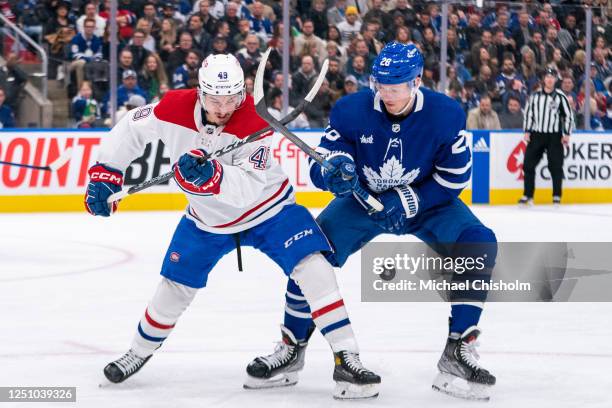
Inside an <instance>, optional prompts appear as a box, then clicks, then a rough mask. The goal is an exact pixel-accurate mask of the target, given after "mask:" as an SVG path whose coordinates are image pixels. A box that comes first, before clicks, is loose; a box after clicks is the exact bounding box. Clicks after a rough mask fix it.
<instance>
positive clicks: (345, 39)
mask: <svg viewBox="0 0 612 408" xmlns="http://www.w3.org/2000/svg"><path fill="white" fill-rule="evenodd" d="M344 15H345V20H344V21H342V22H341V23H339V24H337V26H336V27H338V31H340V36H341V38H342V45H343V46H345V47H346V46H348V45H349V43H350V40H351V38H352V37H353V36H354V35H356V34H359V31H360V30H361V21H360V20H359V13H358V12H357V7H355V6H348V7H347V8H346V10H345V11H344Z"/></svg>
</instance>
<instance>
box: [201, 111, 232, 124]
mask: <svg viewBox="0 0 612 408" xmlns="http://www.w3.org/2000/svg"><path fill="white" fill-rule="evenodd" d="M233 113H234V111H232V112H229V113H225V114H221V113H210V112H206V119H207V120H208V122H211V123H214V124H215V125H217V126H222V125H225V124H226V123H227V122H229V120H230V118H231V117H232V114H233Z"/></svg>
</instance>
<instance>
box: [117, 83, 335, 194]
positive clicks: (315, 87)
mask: <svg viewBox="0 0 612 408" xmlns="http://www.w3.org/2000/svg"><path fill="white" fill-rule="evenodd" d="M319 76H321V75H320V74H319ZM323 76H324V74H323ZM322 82H323V81H317V82H316V83H315V84H314V85H313V87H312V89H311V90H310V92H309V93H308V95H306V98H304V100H303V101H302V102H300V104H299V105H298V106H297V108H295V109H294V110H293V111H292V112H291V113H290V114H288V115H287V116H285V117H283V118H282V119H281V123H282V124H283V125H286V124H288V123H290V122H292V121H294V120H295V119H296V118H297V117H298V116H299V115H300V114H301V113H302V112H303V111H304V109H305V108H306V105H308V104H309V103H310V102H312V99H313V98H314V96H315V95H316V94H317V92H319V87H320V86H321V83H322ZM273 129H274V128H273V127H272V126H268V127H266V128H264V129H261V130H258V131H257V132H255V133H253V134H251V135H249V136H247V137H245V138H244V139H240V140H236V141H235V142H234V143H231V144H229V145H227V146H225V147H222V148H221V149H219V150H217V151H215V152H212V153H210V154H207V155H205V156H203V157H200V158H198V163H200V164H204V163H205V162H206V160H210V159H216V158H217V157H221V156H223V155H224V154H226V153H229V152H231V151H233V150H236V149H238V148H239V147H241V146H243V145H245V144H247V143H251V142H254V141H255V140H257V139H259V137H260V136H261V135H263V134H264V133H267V132H269V131H270V130H273ZM172 177H174V171H169V172H167V173H164V174H160V175H159V176H157V177H154V178H152V179H151V180H147V181H143V182H142V183H140V184H136V185H134V186H132V187H130V188H129V189H127V190H121V191H119V192H116V193H115V194H112V195H111V196H110V197H108V199H107V202H108V203H109V204H110V203H112V202H113V201H118V200H121V199H123V198H125V197H127V196H128V195H131V194H134V193H137V192H139V191H142V190H145V189H147V188H149V187H151V186H154V185H157V184H161V183H164V182H166V181H168V180H170V179H171V178H172Z"/></svg>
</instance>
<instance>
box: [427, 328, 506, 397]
mask: <svg viewBox="0 0 612 408" xmlns="http://www.w3.org/2000/svg"><path fill="white" fill-rule="evenodd" d="M479 335H480V329H479V328H477V327H476V326H472V327H470V328H468V329H467V330H466V331H465V332H463V334H461V335H459V334H458V333H451V334H450V336H449V337H448V340H447V342H446V347H445V348H444V352H443V353H442V357H440V361H438V370H440V372H439V373H438V375H437V377H436V378H435V379H434V382H433V385H432V388H433V389H434V390H436V391H440V392H443V393H445V394H448V395H451V396H453V397H458V398H465V399H469V400H480V401H488V400H489V398H490V396H489V391H490V388H491V386H493V385H495V376H493V375H492V374H491V373H489V372H488V371H487V370H485V369H484V368H482V367H480V365H479V364H478V358H479V356H478V353H477V352H476V346H477V345H478V343H477V342H476V339H477V338H478V336H479Z"/></svg>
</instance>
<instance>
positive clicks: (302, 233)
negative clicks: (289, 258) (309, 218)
mask: <svg viewBox="0 0 612 408" xmlns="http://www.w3.org/2000/svg"><path fill="white" fill-rule="evenodd" d="M312 234H314V233H313V232H312V228H311V229H307V230H304V231H300V232H298V233H297V234H295V235H294V236H292V237H291V238H289V239H288V240H286V241H285V248H289V247H290V246H291V244H293V243H294V242H295V241H297V240H299V239H302V238H304V237H306V236H308V235H312Z"/></svg>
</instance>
